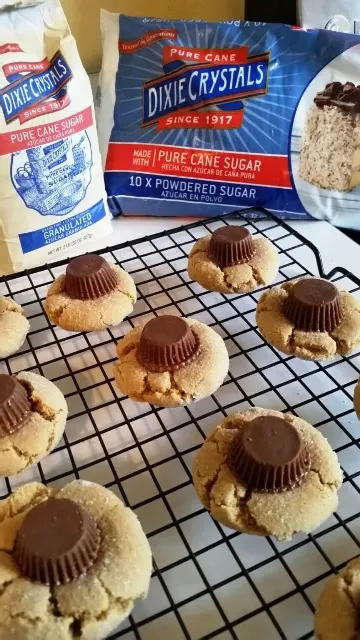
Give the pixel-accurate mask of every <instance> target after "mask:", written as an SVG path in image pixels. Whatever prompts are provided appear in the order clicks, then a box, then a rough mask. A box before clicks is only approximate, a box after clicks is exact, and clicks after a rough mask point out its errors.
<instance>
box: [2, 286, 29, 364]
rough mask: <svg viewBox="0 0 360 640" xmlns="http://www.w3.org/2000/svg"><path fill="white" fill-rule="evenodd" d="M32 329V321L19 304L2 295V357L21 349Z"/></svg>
mask: <svg viewBox="0 0 360 640" xmlns="http://www.w3.org/2000/svg"><path fill="white" fill-rule="evenodd" d="M29 330H30V323H29V321H28V319H27V318H26V317H25V313H24V311H23V309H22V308H21V307H20V305H19V304H17V303H16V302H14V300H11V298H4V297H3V296H0V358H7V357H8V356H12V355H13V353H16V352H17V351H19V349H20V347H22V346H23V344H24V342H25V340H26V336H27V334H28V333H29Z"/></svg>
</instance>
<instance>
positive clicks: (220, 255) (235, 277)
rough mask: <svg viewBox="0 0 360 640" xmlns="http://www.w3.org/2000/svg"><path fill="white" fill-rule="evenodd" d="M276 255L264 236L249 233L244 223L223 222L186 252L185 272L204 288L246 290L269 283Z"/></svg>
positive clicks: (277, 266) (224, 290) (274, 272)
mask: <svg viewBox="0 0 360 640" xmlns="http://www.w3.org/2000/svg"><path fill="white" fill-rule="evenodd" d="M278 269H279V256H278V252H277V250H276V248H275V247H274V245H273V244H272V243H271V242H270V240H268V239H267V238H257V237H253V236H252V235H251V234H250V233H249V231H248V230H247V229H246V228H245V227H241V226H230V225H229V226H225V227H220V228H219V229H217V230H216V231H215V232H214V233H213V234H212V235H209V236H206V237H204V238H201V239H200V240H198V241H197V243H196V244H195V245H194V247H193V248H192V250H191V252H190V255H189V262H188V273H189V276H190V278H192V280H195V282H198V283H199V284H201V286H203V287H204V289H208V290H209V291H218V292H219V293H247V292H249V291H255V289H257V287H259V286H261V285H265V284H270V282H272V281H273V280H274V279H275V278H276V275H277V272H278Z"/></svg>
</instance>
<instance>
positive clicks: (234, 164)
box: [96, 10, 360, 229]
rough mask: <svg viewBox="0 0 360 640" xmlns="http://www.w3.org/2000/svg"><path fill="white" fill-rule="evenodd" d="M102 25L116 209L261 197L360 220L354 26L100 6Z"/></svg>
mask: <svg viewBox="0 0 360 640" xmlns="http://www.w3.org/2000/svg"><path fill="white" fill-rule="evenodd" d="M101 32H102V41H103V54H104V55H103V66H102V71H101V74H100V79H99V87H98V93H97V100H96V110H97V121H98V129H99V140H100V149H101V153H102V158H103V165H104V168H105V185H106V189H107V193H108V198H109V206H110V209H111V212H112V213H113V215H119V214H145V215H169V216H170V215H172V216H176V215H182V216H204V217H212V216H217V215H220V214H222V213H226V212H230V211H234V210H237V209H243V208H247V207H258V206H262V207H265V208H267V209H269V210H270V211H272V212H274V213H275V214H276V215H279V216H280V217H283V218H295V219H307V218H311V217H314V218H320V219H323V220H328V221H329V222H331V223H333V224H336V225H337V226H342V227H352V228H358V229H360V125H359V119H360V36H359V35H356V34H353V33H340V32H334V31H331V30H319V29H312V30H309V31H306V30H305V29H298V28H292V27H290V26H288V25H284V24H268V23H264V22H256V23H255V22H247V21H240V20H233V21H227V22H218V23H214V22H203V21H201V20H195V21H186V20H182V21H180V20H179V21H176V20H174V21H170V20H161V19H156V18H146V17H145V18H137V17H129V16H124V15H119V14H114V13H109V12H107V11H105V10H103V11H102V13H101ZM252 215H253V216H256V215H259V214H257V213H256V211H254V212H253V214H252Z"/></svg>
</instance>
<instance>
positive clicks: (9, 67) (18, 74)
mask: <svg viewBox="0 0 360 640" xmlns="http://www.w3.org/2000/svg"><path fill="white" fill-rule="evenodd" d="M2 70H3V73H4V75H5V78H6V80H7V81H8V83H9V84H7V85H6V86H5V87H4V88H3V89H1V91H0V106H1V108H2V111H3V114H4V118H5V122H6V123H7V124H8V123H10V122H13V121H14V120H16V118H18V119H19V121H20V124H23V123H24V122H28V121H29V120H32V119H33V118H37V117H39V116H42V115H44V114H46V113H53V112H56V111H61V110H62V109H64V108H65V107H67V106H68V105H69V104H70V98H69V95H68V92H67V84H68V83H69V82H70V80H71V79H72V77H73V76H72V72H71V69H70V67H69V65H68V64H67V62H66V60H65V58H64V56H63V55H62V54H61V53H60V52H58V53H57V54H56V55H55V56H54V57H53V58H52V59H51V60H48V59H47V58H45V59H44V60H41V61H39V62H14V63H10V64H5V65H3V67H2Z"/></svg>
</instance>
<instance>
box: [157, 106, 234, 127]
mask: <svg viewBox="0 0 360 640" xmlns="http://www.w3.org/2000/svg"><path fill="white" fill-rule="evenodd" d="M243 119H244V112H243V111H242V110H239V111H226V112H225V113H224V112H223V111H198V112H196V111H195V112H194V111H178V112H177V113H176V115H171V116H164V117H163V118H160V120H159V122H158V126H157V131H164V129H238V128H239V127H241V125H242V123H243Z"/></svg>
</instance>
